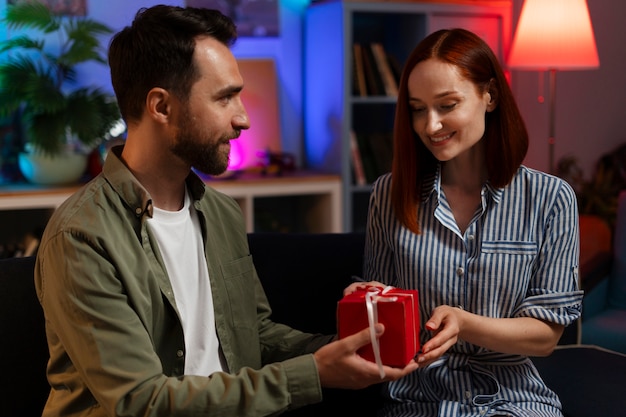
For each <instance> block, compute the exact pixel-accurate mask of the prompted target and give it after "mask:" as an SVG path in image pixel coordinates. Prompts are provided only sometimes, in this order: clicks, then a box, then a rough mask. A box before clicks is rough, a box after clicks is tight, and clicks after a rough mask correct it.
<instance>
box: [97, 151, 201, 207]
mask: <svg viewBox="0 0 626 417" xmlns="http://www.w3.org/2000/svg"><path fill="white" fill-rule="evenodd" d="M123 148H124V146H123V145H120V146H115V147H113V148H111V150H110V151H109V153H108V155H107V158H106V160H105V162H104V166H103V168H102V174H103V175H104V178H105V179H106V180H107V182H108V183H109V184H110V185H111V187H113V189H114V190H115V192H116V193H117V194H118V195H119V196H120V198H121V199H122V200H123V201H124V202H125V203H126V205H127V206H128V207H130V208H131V209H132V210H133V211H134V213H135V216H137V217H141V216H143V214H144V213H145V214H147V215H148V216H149V217H152V197H151V196H150V194H149V193H148V191H147V190H146V189H145V188H144V187H143V185H141V183H140V182H139V181H138V180H137V178H135V176H134V175H133V174H132V172H131V171H130V170H129V169H128V167H127V166H126V165H125V164H124V163H123V162H122V159H121V154H122V149H123ZM185 181H186V183H187V189H188V190H189V191H190V194H191V197H192V199H193V200H194V201H196V200H200V199H201V198H202V196H203V195H204V192H205V188H206V185H205V184H204V182H203V181H202V180H201V179H200V178H199V177H198V176H197V175H196V174H195V173H194V172H193V171H192V172H190V173H189V175H188V176H187V178H186V180H185Z"/></svg>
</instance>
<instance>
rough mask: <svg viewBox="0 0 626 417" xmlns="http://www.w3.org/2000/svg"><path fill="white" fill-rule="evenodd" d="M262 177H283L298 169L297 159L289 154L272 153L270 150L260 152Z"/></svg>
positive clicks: (258, 153) (258, 154)
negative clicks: (270, 175)
mask: <svg viewBox="0 0 626 417" xmlns="http://www.w3.org/2000/svg"><path fill="white" fill-rule="evenodd" d="M256 155H257V156H258V157H259V158H260V162H259V168H260V169H261V175H268V174H272V175H278V176H280V175H283V174H284V173H285V172H292V171H295V169H296V157H295V155H293V154H291V153H288V152H272V151H270V150H269V149H266V150H263V151H258V152H257V154H256Z"/></svg>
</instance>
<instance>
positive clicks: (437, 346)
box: [416, 305, 463, 368]
mask: <svg viewBox="0 0 626 417" xmlns="http://www.w3.org/2000/svg"><path fill="white" fill-rule="evenodd" d="M461 313H463V310H461V309H460V308H457V307H450V306H446V305H443V306H439V307H437V308H435V309H434V310H433V313H432V315H431V316H430V319H429V320H428V321H427V322H426V325H425V326H426V329H427V330H430V331H431V332H432V334H433V337H431V338H430V340H428V341H427V342H426V343H424V345H423V346H422V352H421V353H420V354H419V355H418V356H417V358H416V361H417V363H418V365H419V367H420V368H422V367H425V366H428V365H430V364H431V363H433V362H434V361H436V360H437V359H439V358H440V357H441V356H442V355H443V354H444V353H446V352H447V351H448V349H450V348H451V347H452V346H454V344H455V343H456V342H457V341H458V340H459V333H460V332H461Z"/></svg>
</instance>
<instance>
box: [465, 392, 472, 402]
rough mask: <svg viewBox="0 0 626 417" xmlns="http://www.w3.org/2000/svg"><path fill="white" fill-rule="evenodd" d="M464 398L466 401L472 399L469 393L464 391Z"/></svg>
mask: <svg viewBox="0 0 626 417" xmlns="http://www.w3.org/2000/svg"><path fill="white" fill-rule="evenodd" d="M465 398H467V399H468V400H469V399H470V398H472V393H471V392H469V391H465Z"/></svg>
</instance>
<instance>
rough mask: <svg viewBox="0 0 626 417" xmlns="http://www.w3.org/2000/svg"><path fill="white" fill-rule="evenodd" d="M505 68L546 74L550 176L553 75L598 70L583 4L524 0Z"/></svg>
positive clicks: (574, 0) (563, 0)
mask: <svg viewBox="0 0 626 417" xmlns="http://www.w3.org/2000/svg"><path fill="white" fill-rule="evenodd" d="M508 66H509V68H511V69H515V70H526V71H549V74H550V82H549V88H550V94H549V100H550V101H549V112H550V122H549V123H550V125H549V126H550V128H549V129H550V130H549V135H548V166H549V172H550V173H552V174H554V173H555V171H554V145H555V140H556V137H555V120H554V119H555V110H556V72H557V71H568V70H583V69H593V68H598V67H599V66H600V60H599V59H598V51H597V49H596V41H595V37H594V34H593V27H592V25H591V18H590V17H589V9H588V8H587V2H586V0H525V2H524V4H523V6H522V12H521V14H520V19H519V22H518V24H517V29H516V31H515V35H514V37H513V46H512V48H511V53H510V55H509V59H508Z"/></svg>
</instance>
